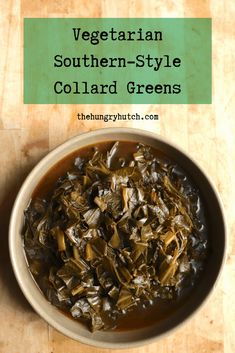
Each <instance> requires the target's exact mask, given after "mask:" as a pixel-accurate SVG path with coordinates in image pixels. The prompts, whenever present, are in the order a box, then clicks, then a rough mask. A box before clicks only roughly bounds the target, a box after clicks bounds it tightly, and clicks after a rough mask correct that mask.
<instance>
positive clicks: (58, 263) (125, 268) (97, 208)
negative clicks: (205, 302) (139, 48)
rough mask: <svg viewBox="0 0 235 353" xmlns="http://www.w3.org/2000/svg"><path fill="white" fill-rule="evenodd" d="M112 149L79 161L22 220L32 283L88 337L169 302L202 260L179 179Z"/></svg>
mask: <svg viewBox="0 0 235 353" xmlns="http://www.w3.org/2000/svg"><path fill="white" fill-rule="evenodd" d="M120 144H123V142H115V143H114V145H113V146H112V148H111V149H110V150H108V151H106V153H104V152H102V151H100V150H99V148H97V147H96V148H94V152H93V154H92V156H91V157H90V156H87V157H84V158H82V157H80V156H79V152H78V157H77V158H76V159H75V161H74V167H73V169H72V170H69V171H68V172H67V173H66V174H65V175H64V176H62V177H61V178H59V179H58V180H57V182H56V185H55V187H54V189H53V191H52V193H51V195H48V197H47V198H45V199H44V198H33V199H32V200H31V202H30V204H29V206H28V208H27V209H26V210H25V226H24V230H23V239H24V247H25V252H26V255H27V259H28V263H29V269H30V271H31V273H32V274H33V276H34V277H35V279H36V281H37V283H38V284H39V286H40V288H41V289H42V290H43V292H44V294H45V295H46V297H47V298H48V300H49V301H50V302H51V303H52V304H53V305H56V306H57V307H59V308H60V309H62V310H65V311H67V312H69V313H70V314H71V316H72V317H73V318H75V319H77V318H80V319H84V320H85V321H86V322H87V323H88V324H89V327H90V329H91V330H92V331H95V330H107V329H113V328H115V327H116V326H117V325H118V320H119V319H120V317H122V316H123V315H126V314H128V312H129V311H131V310H133V309H134V308H136V307H139V306H143V307H146V305H151V304H153V303H154V300H155V299H156V298H158V299H167V300H175V299H176V298H177V297H179V296H180V294H181V292H182V291H183V289H184V287H185V286H186V287H187V286H192V285H193V284H194V282H195V279H196V278H197V277H198V274H199V273H200V272H201V271H202V269H203V264H204V260H205V257H206V252H207V239H206V225H205V220H204V215H203V210H202V205H201V199H200V197H199V192H198V190H197V189H196V188H195V187H194V186H193V185H192V183H191V182H190V181H189V179H188V177H187V176H186V175H185V173H184V172H183V171H182V170H181V169H180V168H179V167H178V166H176V165H175V164H173V163H172V162H170V161H169V160H167V159H166V158H164V157H158V155H157V153H156V151H155V153H154V150H153V149H152V148H151V147H149V146H145V145H142V144H136V146H135V147H136V148H135V152H134V153H133V154H132V156H129V157H127V156H125V155H121V156H118V157H119V158H117V154H118V151H119V147H120Z"/></svg>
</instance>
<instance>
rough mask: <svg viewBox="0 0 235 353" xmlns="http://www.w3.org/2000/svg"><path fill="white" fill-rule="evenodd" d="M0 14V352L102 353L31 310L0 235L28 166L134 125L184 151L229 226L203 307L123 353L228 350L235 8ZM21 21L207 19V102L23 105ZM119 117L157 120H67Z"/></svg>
mask: <svg viewBox="0 0 235 353" xmlns="http://www.w3.org/2000/svg"><path fill="white" fill-rule="evenodd" d="M0 16H1V22H0V34H1V41H0V43H1V44H0V45H1V51H0V52H1V57H0V82H1V86H0V87H1V95H0V109H1V114H0V210H1V213H0V241H1V243H0V244H1V246H0V323H1V325H0V352H1V353H22V352H27V353H39V352H40V353H52V352H53V353H64V352H66V353H75V352H76V353H77V352H83V353H89V352H90V353H91V352H92V353H94V352H95V353H99V352H101V351H102V350H101V349H95V348H91V347H88V346H85V345H83V344H80V343H78V342H75V341H73V340H71V339H69V338H66V337H65V336H63V335H62V334H60V333H58V332H57V331H55V330H54V329H53V328H51V327H50V326H48V325H47V323H46V322H45V321H43V320H42V319H41V318H40V317H39V316H38V315H37V314H36V313H35V312H34V311H33V309H32V308H31V307H30V305H29V304H28V303H27V301H26V300H25V298H24V296H23V294H22V293H21V291H20V289H19V287H18V285H17V283H16V280H15V278H14V275H13V272H12V269H11V264H10V260H9V255H8V244H7V229H8V222H9V215H10V211H11V207H12V204H13V201H14V198H15V195H16V193H17V190H18V189H19V186H20V184H21V182H22V180H23V179H24V177H25V176H26V175H27V173H28V172H29V171H30V170H31V168H32V167H33V166H34V165H35V163H37V161H39V159H40V158H41V157H43V156H44V155H45V154H46V153H47V152H48V151H49V150H50V149H52V148H54V147H55V146H57V145H58V144H60V143H61V142H63V141H65V140H66V139H68V138H70V137H72V136H74V135H76V134H79V133H81V132H84V131H88V130H92V129H96V128H100V127H108V126H109V127H111V126H124V127H128V126H134V127H138V128H141V129H145V130H149V131H153V132H156V133H159V134H161V135H162V136H166V137H167V138H169V139H170V140H171V141H173V142H175V143H176V144H178V145H179V146H180V147H182V148H184V149H185V150H186V151H188V152H189V153H190V154H191V156H192V157H194V158H195V160H197V161H198V162H199V163H200V165H201V166H202V167H203V168H204V169H205V171H206V172H207V173H208V174H209V175H210V177H211V178H212V180H213V181H214V183H215V185H216V186H217V188H218V190H219V193H220V195H221V198H222V201H223V204H224V208H225V213H226V218H227V226H228V238H229V242H228V256H227V261H226V265H225V267H224V271H223V274H222V276H221V278H220V280H219V282H218V285H217V286H216V288H215V290H214V292H213V294H212V295H211V297H210V298H209V300H208V302H207V303H206V305H205V306H204V307H203V308H202V309H201V310H200V311H199V312H198V313H197V314H196V315H195V317H194V318H193V319H191V320H190V321H189V322H187V323H186V324H185V325H184V326H183V327H182V328H180V329H178V331H177V332H176V333H174V334H171V335H169V336H168V337H166V338H164V339H162V340H160V341H159V342H157V343H154V344H151V345H149V346H145V347H141V348H137V349H132V350H131V352H133V353H137V352H141V353H154V352H158V353H173V352H180V353H185V352H190V353H198V352H200V353H203V352H205V353H207V352H211V353H212V352H213V353H225V352H226V353H232V352H235V339H234V338H235V242H234V237H235V187H234V185H235V178H234V175H235V142H234V139H235V117H234V114H235V96H234V78H235V77H234V76H235V26H234V18H235V2H234V1H233V0H227V1H214V0H204V1H203V0H197V1H196V0H187V1H186V0H178V1H173V0H165V1H150V0H148V1H140V0H139V1H137V0H136V1H135V0H134V1H133V0H118V1H115V0H109V1H108V0H103V1H98V0H97V1H84V0H80V1H76V0H67V1H64V0H57V1H52V0H41V1H40V0H34V1H31V0H5V1H1V2H0ZM24 17H211V18H212V26H213V103H212V104H211V105H162V106H160V105H158V106H157V105H136V106H134V105H106V106H104V105H91V106H89V105H80V106H79V105H24V104H23V51H22V48H23V27H22V25H23V18H24ZM118 112H119V113H122V114H125V113H132V112H139V113H141V114H147V113H151V114H158V115H159V120H158V121H140V122H137V123H133V122H130V121H122V122H120V121H119V122H115V123H114V122H113V123H112V122H109V123H102V122H100V121H95V122H91V121H87V122H85V121H82V122H81V121H78V120H77V118H76V116H77V113H86V114H88V113H93V114H102V113H107V114H108V113H109V114H110V113H118ZM109 351H110V350H109ZM117 352H118V351H117ZM124 352H125V351H124ZM126 352H129V350H126Z"/></svg>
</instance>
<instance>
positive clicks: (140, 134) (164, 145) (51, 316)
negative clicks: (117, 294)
mask: <svg viewBox="0 0 235 353" xmlns="http://www.w3.org/2000/svg"><path fill="white" fill-rule="evenodd" d="M116 140H120V141H121V140H123V141H135V142H141V143H144V144H148V145H151V146H153V147H154V148H156V149H159V150H160V151H163V152H164V153H165V154H166V155H167V156H169V157H170V158H172V159H173V160H175V161H176V162H177V163H178V164H179V165H180V166H181V167H182V168H183V169H184V170H185V171H186V173H187V174H189V175H190V176H191V178H192V179H193V181H194V183H195V184H196V185H197V186H198V188H199V189H200V192H201V195H202V197H203V199H204V202H205V206H206V212H207V220H208V222H209V241H210V256H209V257H208V261H207V264H206V270H205V274H204V275H203V276H202V278H201V280H200V282H199V283H198V285H197V286H195V288H194V290H193V291H192V293H191V295H190V297H189V299H188V300H187V301H186V302H185V304H184V305H182V306H181V307H180V308H179V309H178V310H177V311H175V312H174V313H172V315H170V316H168V317H166V318H165V319H163V320H161V321H159V322H156V324H154V325H152V326H147V327H144V328H142V329H138V330H127V331H123V332H122V331H120V332H116V331H114V332H112V331H109V332H102V331H101V332H95V333H91V332H90V331H89V330H88V329H87V328H86V327H84V326H83V325H82V324H80V323H79V322H76V321H75V320H72V319H70V318H69V317H67V316H66V315H64V314H63V313H61V312H60V311H59V310H58V309H57V308H56V307H54V306H53V305H51V304H50V303H49V302H48V301H47V300H46V299H45V297H44V296H43V295H42V293H41V292H40V290H39V289H38V287H37V285H36V284H35V282H34V280H33V278H32V276H31V274H30V272H29V269H28V267H27V263H26V258H25V254H24V249H23V245H22V235H21V230H22V225H23V218H24V215H23V211H24V209H25V208H26V207H27V205H28V202H29V200H30V198H31V195H32V193H33V191H34V189H35V188H36V186H37V185H38V183H39V181H40V180H41V179H42V178H43V176H44V175H45V174H46V173H47V172H48V170H49V169H50V168H51V167H52V166H54V165H55V164H57V162H58V161H60V160H61V159H63V158H64V157H65V156H67V155H69V154H70V153H71V152H74V151H76V150H79V149H80V148H82V147H84V146H88V145H92V144H96V143H99V142H102V141H116ZM225 245H226V231H225V222H224V217H223V212H222V207H221V203H220V201H219V197H218V194H217V192H216V190H215V188H214V187H213V185H212V183H211V182H210V181H209V179H208V177H207V176H206V175H205V173H204V172H203V171H202V169H201V168H200V167H199V166H198V165H197V163H196V162H195V161H193V160H192V159H191V157H190V156H188V155H187V154H186V153H185V152H183V151H182V150H180V149H179V148H178V147H176V146H174V145H173V144H171V143H170V142H168V141H166V139H165V138H162V137H160V136H157V135H155V134H153V133H150V132H147V131H144V130H137V129H130V128H108V129H100V130H94V131H92V132H88V133H84V134H81V135H79V136H76V137H74V138H72V139H71V140H68V141H67V142H65V143H63V144H62V145H60V146H59V147H57V148H56V149H54V150H53V151H51V152H50V153H49V154H48V155H47V156H46V157H44V158H43V159H42V160H41V161H40V162H39V163H38V164H37V165H36V166H35V167H34V169H33V170H32V171H31V173H30V174H29V175H28V177H27V178H26V180H25V182H24V183H23V185H22V187H21V189H20V191H19V193H18V196H17V198H16V200H15V204H14V207H13V210H12V215H11V221H10V228H9V247H10V256H11V261H12V266H13V269H14V272H15V276H16V278H17V281H18V283H19V285H20V287H21V289H22V291H23V293H24V295H25V297H26V298H27V299H28V301H29V302H30V304H31V305H32V307H33V308H34V309H35V310H36V312H37V313H38V314H39V315H40V316H41V317H42V318H44V319H45V320H46V321H47V322H48V323H49V324H50V325H52V326H53V327H54V328H56V329H57V330H58V331H60V332H62V333H64V334H65V335H67V336H69V337H71V338H73V339H75V340H78V341H80V342H83V343H86V344H89V345H94V346H97V347H103V348H130V347H133V346H137V345H141V344H147V343H150V342H152V341H153V340H156V339H157V338H160V337H162V336H163V335H165V334H167V333H169V332H170V331H171V330H173V329H175V328H176V327H178V326H179V325H180V324H182V323H183V322H185V321H186V319H188V318H189V317H191V315H192V314H193V313H195V312H196V311H197V309H198V308H199V307H200V306H201V304H202V303H203V302H204V301H205V299H206V298H207V297H208V295H209V293H210V292H211V290H212V289H213V286H214V284H215V282H216V280H217V278H218V275H219V273H220V271H221V267H222V264H223V262H224V257H225Z"/></svg>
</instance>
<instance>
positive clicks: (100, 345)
mask: <svg viewBox="0 0 235 353" xmlns="http://www.w3.org/2000/svg"><path fill="white" fill-rule="evenodd" d="M114 132H115V133H117V134H120V133H124V132H125V134H134V135H141V136H144V137H146V138H149V137H150V138H152V139H153V140H157V141H159V142H160V143H163V144H165V145H169V146H170V147H171V148H173V149H175V150H177V151H179V152H180V154H182V155H184V156H186V157H187V159H190V160H191V162H192V163H193V164H194V165H195V166H196V168H197V169H198V170H199V172H200V173H201V174H202V175H203V177H204V178H205V179H206V180H207V181H208V184H209V186H210V187H211V189H212V192H213V193H214V196H215V198H216V200H217V202H218V206H219V209H220V211H221V220H222V223H223V224H222V226H223V229H224V249H223V254H222V260H221V264H220V268H219V270H218V273H217V275H216V279H215V281H214V285H213V288H214V287H215V286H216V284H217V283H218V280H219V278H220V276H221V273H222V269H223V268H224V264H225V261H226V256H227V224H226V218H225V210H224V206H223V203H222V201H221V198H220V195H219V193H218V191H217V189H216V187H215V184H214V182H213V181H212V180H211V177H210V176H208V174H207V173H205V171H204V170H203V169H202V167H201V166H200V165H199V164H198V162H197V161H195V159H194V158H192V157H191V156H190V155H189V153H188V152H186V151H184V150H183V149H182V148H181V147H179V146H178V145H176V144H175V143H173V142H171V141H169V140H168V138H165V137H163V136H161V135H159V134H157V133H154V132H150V131H147V130H142V129H136V128H125V127H111V128H99V129H94V130H92V131H88V132H83V133H81V134H77V135H76V136H74V137H72V138H70V139H68V140H66V141H65V142H63V143H61V144H59V145H58V146H57V147H55V148H53V149H52V150H51V151H49V152H48V153H47V154H46V155H45V156H44V157H43V158H42V159H41V160H40V161H39V162H38V163H37V164H36V165H35V166H34V167H33V168H32V170H31V171H30V172H29V174H28V175H27V177H26V178H25V180H24V182H23V183H22V185H21V187H20V189H19V191H18V194H17V197H16V199H15V202H14V205H13V208H12V212H11V216H10V223H9V253H10V260H11V264H12V267H13V272H14V274H15V277H16V280H17V282H18V284H19V286H20V288H21V290H22V292H23V294H24V296H25V297H26V299H27V300H28V302H29V303H30V305H31V306H32V308H33V309H34V310H35V311H36V312H37V314H38V315H39V316H40V317H42V318H43V319H44V320H45V321H46V322H48V323H49V324H50V325H51V326H52V327H54V328H55V329H56V330H57V331H59V332H61V333H63V334H65V335H66V336H68V337H69V338H72V339H74V340H76V341H79V342H81V343H84V344H87V345H90V346H93V347H98V348H108V349H124V348H134V347H139V346H142V345H146V344H150V343H152V342H155V341H157V340H159V339H161V338H163V337H165V336H166V335H168V334H169V333H172V332H174V331H175V330H178V329H179V328H180V327H182V326H183V325H184V324H185V323H186V322H188V320H190V319H191V318H192V316H194V315H195V314H196V313H197V312H198V311H199V310H200V309H201V307H202V306H203V305H204V304H205V302H207V300H208V298H209V297H210V296H211V294H212V293H213V290H212V289H211V290H210V291H209V292H208V293H207V294H206V296H205V298H204V299H203V300H202V302H201V303H200V304H199V305H197V307H196V308H194V309H193V311H192V312H191V313H190V314H189V315H188V316H187V317H186V318H184V319H183V321H181V322H180V323H177V325H176V326H174V327H172V328H169V329H167V330H166V331H165V332H162V333H160V334H157V335H156V336H152V337H149V338H146V339H139V340H137V341H133V342H112V343H110V342H106V341H96V340H95V339H94V340H93V339H92V338H91V339H90V338H87V337H84V336H82V335H79V332H78V333H77V334H73V333H71V332H70V331H69V329H67V328H65V327H63V326H61V325H60V324H58V323H57V322H56V320H54V319H53V318H52V317H51V316H50V315H49V314H47V313H46V312H45V311H44V312H43V313H42V311H41V309H40V308H39V306H38V305H37V302H36V300H34V298H33V297H32V296H31V295H30V293H29V291H27V288H26V287H25V285H24V279H23V276H22V274H21V271H20V268H19V267H18V265H17V260H16V256H15V249H14V239H15V232H14V228H15V219H16V215H17V214H18V212H19V205H20V202H21V200H23V196H24V193H25V191H26V190H27V188H28V184H30V182H31V180H32V179H33V178H34V177H35V176H36V175H37V172H38V171H39V170H40V169H41V168H42V166H44V165H45V164H47V163H48V162H49V161H51V160H53V158H56V156H58V155H59V154H60V153H61V152H62V151H63V150H64V149H66V147H69V146H70V145H73V143H74V142H76V141H77V140H78V139H79V140H83V139H85V140H87V139H88V138H89V137H94V136H95V137H98V136H102V135H103V134H106V135H108V134H110V133H112V134H113V133H114ZM110 141H111V140H110ZM112 141H114V139H112ZM86 145H87V146H88V145H89V144H86ZM78 150H79V148H78ZM70 153H71V151H70V152H69V153H67V154H66V155H69V154H70ZM66 155H65V156H66ZM65 156H62V157H60V158H59V159H58V160H56V161H55V162H54V163H52V165H51V166H50V167H49V169H50V168H51V167H52V166H53V165H55V164H56V163H58V161H59V160H62V159H63V158H64V157H65ZM49 169H48V170H49ZM44 175H45V174H44ZM42 178H43V176H41V177H40V178H39V179H38V180H37V182H38V183H39V182H40V180H41V179H42ZM32 281H33V278H32ZM35 285H36V284H35ZM48 303H49V302H48Z"/></svg>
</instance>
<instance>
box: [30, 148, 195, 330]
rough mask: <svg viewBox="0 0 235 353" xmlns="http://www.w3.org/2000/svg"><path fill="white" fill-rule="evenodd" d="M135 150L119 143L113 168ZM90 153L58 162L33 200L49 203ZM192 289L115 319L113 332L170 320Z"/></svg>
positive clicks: (159, 154)
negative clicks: (57, 186) (68, 174)
mask: <svg viewBox="0 0 235 353" xmlns="http://www.w3.org/2000/svg"><path fill="white" fill-rule="evenodd" d="M112 145H113V141H112V142H102V143H99V144H97V145H96V147H97V148H98V149H99V150H100V151H102V152H106V151H107V150H109V149H110V148H111V147H112ZM136 150H137V143H135V142H127V141H123V142H120V145H119V147H118V151H117V153H116V155H115V159H114V160H113V161H112V163H113V165H114V166H115V167H117V166H118V163H119V157H122V156H124V157H125V158H126V159H127V160H128V158H130V159H131V156H132V154H133V153H134V152H136ZM93 152H94V146H93V145H90V146H87V147H84V148H81V149H79V150H78V151H75V152H73V153H71V154H69V155H68V156H66V157H65V158H63V159H62V160H61V161H59V162H58V163H57V164H56V165H55V166H53V167H52V168H51V169H50V170H49V171H48V172H47V173H46V175H45V176H44V177H43V178H42V179H41V181H40V182H39V184H38V186H37V187H36V188H35V190H34V192H33V194H32V198H33V199H34V198H45V199H49V198H50V195H51V194H52V192H53V189H54V187H55V184H56V181H57V180H58V178H59V177H61V176H63V175H65V174H66V172H68V171H72V170H73V168H74V160H75V158H76V157H78V156H79V157H83V158H84V157H86V158H87V157H88V158H89V157H90V156H91V155H92V154H93ZM151 152H152V153H153V154H154V155H155V156H157V157H160V158H163V159H167V158H166V156H165V155H164V154H163V153H162V152H160V151H157V150H154V149H152V150H151ZM167 160H168V159H167ZM28 260H29V259H28ZM29 262H30V261H29ZM34 278H35V281H36V283H37V284H38V285H39V287H40V289H41V290H42V291H43V292H45V288H42V287H43V285H42V282H41V280H40V278H37V276H34ZM199 279H200V278H199ZM197 281H198V280H197ZM191 289H192V288H191V287H188V288H185V290H183V291H182V293H181V295H180V296H179V297H177V298H175V299H173V300H167V299H160V298H158V299H155V301H154V302H153V304H152V305H148V307H147V308H143V306H142V305H139V306H138V307H136V308H135V309H133V310H132V311H129V312H128V313H127V315H122V316H121V317H120V318H119V319H118V328H117V329H116V330H119V331H121V330H130V329H138V328H142V327H146V326H149V325H153V324H155V323H156V322H158V321H161V320H163V319H165V318H166V317H169V316H170V315H171V314H172V313H173V312H175V311H177V310H178V309H179V308H180V307H181V306H182V305H183V304H184V303H185V301H187V300H188V298H189V296H190V293H191ZM62 312H63V311H62ZM64 314H65V315H67V316H68V317H70V318H71V319H73V318H72V316H71V315H70V314H69V313H68V312H64ZM74 320H75V319H74ZM76 320H77V319H76ZM79 322H81V323H84V319H81V320H79Z"/></svg>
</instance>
